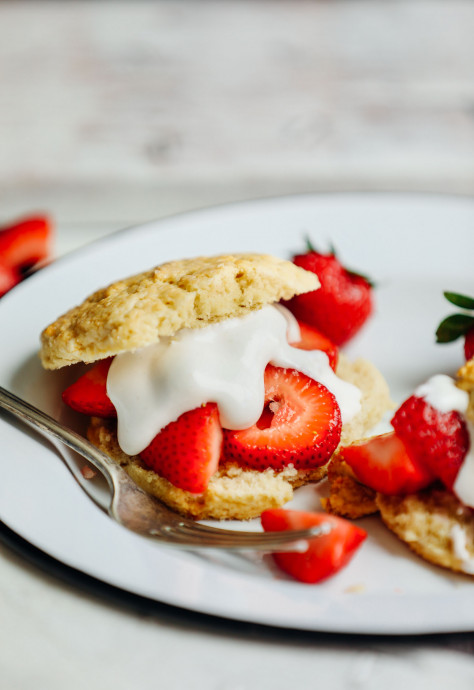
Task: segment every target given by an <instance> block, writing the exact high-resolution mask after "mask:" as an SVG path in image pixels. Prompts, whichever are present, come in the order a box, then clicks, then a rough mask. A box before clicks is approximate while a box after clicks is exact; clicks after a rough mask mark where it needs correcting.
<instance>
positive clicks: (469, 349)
mask: <svg viewBox="0 0 474 690" xmlns="http://www.w3.org/2000/svg"><path fill="white" fill-rule="evenodd" d="M443 294H444V296H445V297H446V299H447V300H448V302H450V303H451V304H454V306H456V307H459V308H460V309H462V310H463V311H462V312H461V313H458V314H451V316H448V317H446V318H445V319H444V320H443V321H442V322H441V323H440V325H439V326H438V330H437V331H436V342H438V343H451V342H453V341H454V340H457V339H458V338H462V337H464V356H465V358H466V361H468V360H469V359H472V358H473V357H474V297H468V296H466V295H460V294H459V293H457V292H445V293H443Z"/></svg>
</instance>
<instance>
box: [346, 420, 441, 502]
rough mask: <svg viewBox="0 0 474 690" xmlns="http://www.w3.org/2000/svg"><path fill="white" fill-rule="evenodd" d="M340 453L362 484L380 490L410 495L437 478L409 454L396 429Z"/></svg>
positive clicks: (354, 444) (389, 493)
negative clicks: (395, 431)
mask: <svg viewBox="0 0 474 690" xmlns="http://www.w3.org/2000/svg"><path fill="white" fill-rule="evenodd" d="M339 453H340V456H341V457H342V459H343V460H344V461H345V462H346V463H347V464H348V465H349V467H350V468H351V469H352V471H353V472H354V474H355V476H356V478H357V479H358V480H359V481H360V482H361V483H362V484H365V485H366V486H369V487H370V488H371V489H374V491H379V492H380V493H384V494H388V495H403V494H409V493H413V492H414V491H419V490H420V489H424V488H426V487H427V486H429V485H430V484H431V483H432V482H433V480H434V475H433V473H432V472H431V471H430V470H429V469H428V468H426V466H425V465H424V464H423V463H417V462H415V461H414V460H413V459H412V458H411V457H410V455H409V454H408V452H407V450H406V448H405V445H404V444H403V442H402V441H401V440H400V439H399V438H398V436H397V435H396V434H395V433H393V432H390V433H388V434H382V435H381V436H374V437H372V438H370V439H367V440H366V441H359V442H358V443H353V444H352V445H350V446H345V447H343V448H341V449H340V450H339Z"/></svg>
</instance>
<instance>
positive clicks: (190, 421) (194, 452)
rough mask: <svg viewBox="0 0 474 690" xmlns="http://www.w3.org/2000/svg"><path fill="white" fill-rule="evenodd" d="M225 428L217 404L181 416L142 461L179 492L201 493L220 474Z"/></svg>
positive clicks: (162, 434) (146, 452) (154, 443)
mask: <svg viewBox="0 0 474 690" xmlns="http://www.w3.org/2000/svg"><path fill="white" fill-rule="evenodd" d="M221 451H222V429H221V425H220V422H219V413H218V410H217V405H216V404H215V403H208V404H207V405H204V406H203V407H198V408H196V409H195V410H191V411H190V412H185V413H184V414H182V415H181V416H180V417H179V418H178V419H177V420H176V421H175V422H171V424H168V425H167V426H166V427H165V428H164V429H162V430H161V431H160V433H159V434H157V435H156V436H155V438H154V439H153V441H152V442H151V443H150V445H149V446H147V448H145V450H143V451H142V452H141V453H140V457H141V459H142V460H143V462H144V463H145V464H146V465H147V466H148V467H149V468H150V469H152V470H154V471H155V472H156V473H157V474H159V475H160V476H161V477H164V478H165V479H168V481H169V482H171V484H173V485H174V486H176V487H177V488H178V489H183V490H184V491H190V492H191V493H195V494H199V493H202V492H203V491H205V490H206V488H207V485H208V483H209V479H210V478H211V477H212V475H213V474H214V473H215V472H216V471H217V468H218V465H219V459H220V456H221Z"/></svg>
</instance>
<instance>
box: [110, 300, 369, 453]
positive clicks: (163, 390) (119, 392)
mask: <svg viewBox="0 0 474 690" xmlns="http://www.w3.org/2000/svg"><path fill="white" fill-rule="evenodd" d="M286 312H287V310H285V309H284V308H282V307H281V306H280V305H278V307H275V306H271V305H270V306H266V307H263V308H262V309H260V310H258V311H253V312H250V313H248V314H246V315H245V316H243V317H240V318H234V319H228V320H226V321H221V322H219V323H216V324H212V325H210V326H206V327H204V328H200V329H183V330H181V331H179V332H178V333H177V334H176V335H174V336H172V337H165V338H162V339H161V340H160V341H159V342H158V343H156V344H153V345H149V346H148V347H145V348H141V349H139V350H135V351H134V352H124V353H121V354H119V355H116V356H115V358H114V360H113V362H112V365H111V367H110V369H109V374H108V378H107V394H108V396H109V398H110V399H111V401H112V402H113V404H114V406H115V408H116V410H117V419H118V441H119V444H120V447H121V448H122V450H123V451H124V452H125V453H127V454H128V455H135V454H137V453H140V452H141V451H142V450H144V449H145V448H146V447H147V446H148V445H149V443H150V442H151V441H152V440H153V438H154V437H155V436H156V434H157V433H158V432H159V431H160V430H161V429H163V428H164V427H165V426H166V425H167V424H169V423H170V422H173V421H175V420H176V419H178V417H179V416H180V415H181V414H183V413H184V412H187V411H188V410H192V409H195V408H196V407H199V406H201V405H204V404H206V403H208V402H215V403H217V406H218V409H219V416H220V420H221V424H222V426H223V427H224V428H227V429H246V428H248V427H250V426H252V425H253V424H255V423H256V422H257V421H258V419H259V418H260V416H261V414H262V411H263V408H264V403H265V388H264V372H265V367H266V366H267V364H269V363H271V364H273V365H274V366H277V367H283V368H290V369H296V370H297V371H299V372H301V373H303V374H306V375H307V376H309V377H310V378H312V379H314V380H315V381H318V382H320V383H322V384H323V385H324V386H326V388H328V390H330V391H331V393H333V395H334V396H335V398H336V400H337V402H338V404H339V407H340V410H341V417H342V421H343V422H347V421H349V420H350V419H352V418H353V417H354V416H355V415H356V414H357V412H358V411H359V410H360V407H361V403H360V399H361V393H360V391H359V389H358V388H356V387H355V386H353V385H352V384H350V383H347V382H346V381H343V380H342V379H340V378H338V377H337V376H336V375H335V374H334V372H333V371H332V369H331V367H330V366H329V360H328V357H327V355H326V354H325V353H324V352H321V351H319V350H299V349H297V348H295V347H291V345H290V344H289V343H288V337H287V336H288V332H289V337H290V339H291V340H292V341H293V342H294V341H296V340H298V335H299V334H298V333H297V332H296V329H295V323H294V322H293V320H292V317H291V316H288V314H287V313H286ZM296 326H297V323H296Z"/></svg>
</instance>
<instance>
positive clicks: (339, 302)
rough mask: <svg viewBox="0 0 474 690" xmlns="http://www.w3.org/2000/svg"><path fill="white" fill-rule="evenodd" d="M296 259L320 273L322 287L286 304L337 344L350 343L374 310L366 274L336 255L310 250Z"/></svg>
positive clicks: (297, 315)
mask: <svg viewBox="0 0 474 690" xmlns="http://www.w3.org/2000/svg"><path fill="white" fill-rule="evenodd" d="M293 262H294V263H295V264H296V265H297V266H300V267H301V268H304V269H305V270H307V271H312V272H313V273H316V275H317V276H318V278H319V280H320V283H321V287H320V288H319V289H318V290H314V291H312V292H308V293H306V294H303V295H297V296H296V297H293V298H292V299H291V300H290V301H289V302H287V303H285V306H287V307H288V308H289V309H290V311H292V312H293V314H294V315H295V316H296V318H297V319H298V320H301V321H303V322H305V323H307V324H309V325H311V326H313V327H314V328H317V329H318V330H320V331H321V332H322V333H324V334H325V335H326V336H327V337H328V338H329V339H330V340H331V341H332V342H333V343H335V344H336V345H343V344H344V343H346V342H348V341H349V340H350V339H351V338H353V337H354V335H355V334H356V333H357V332H358V331H359V330H360V328H361V327H362V326H363V324H364V323H365V322H366V320H367V319H368V317H369V316H370V314H371V313H372V310H373V298H372V287H371V285H370V283H369V282H368V280H367V279H366V278H364V277H363V276H360V275H357V274H354V273H352V272H350V271H347V270H346V269H345V268H344V267H343V266H342V265H341V263H340V262H339V260H338V259H337V258H336V256H335V255H334V254H320V253H318V252H315V251H310V252H308V253H306V254H300V255H297V256H295V257H294V258H293Z"/></svg>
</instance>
